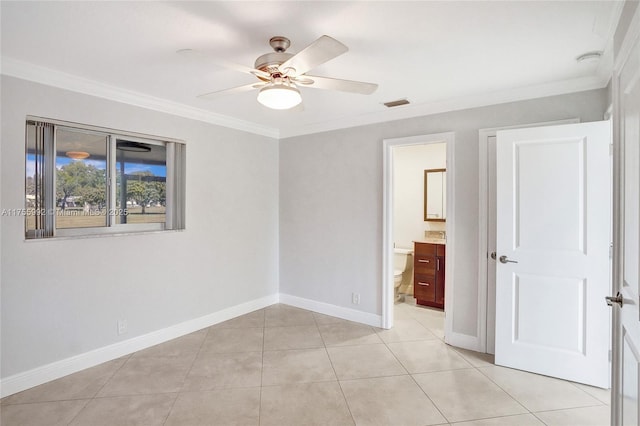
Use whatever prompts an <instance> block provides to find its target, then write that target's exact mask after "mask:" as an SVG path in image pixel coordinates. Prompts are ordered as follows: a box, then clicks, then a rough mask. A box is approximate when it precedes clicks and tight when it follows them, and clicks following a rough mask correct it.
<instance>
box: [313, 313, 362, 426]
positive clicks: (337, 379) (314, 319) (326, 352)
mask: <svg viewBox="0 0 640 426" xmlns="http://www.w3.org/2000/svg"><path fill="white" fill-rule="evenodd" d="M311 315H312V316H313V321H314V322H315V323H316V328H317V329H318V334H320V339H321V340H322V345H323V346H324V353H325V354H326V355H327V359H328V360H329V365H331V369H332V370H333V375H334V376H336V381H337V382H338V387H339V388H340V393H341V394H342V398H343V399H344V403H345V405H346V406H347V410H348V411H349V415H350V416H351V421H352V422H353V424H354V425H356V424H357V423H356V419H355V417H353V412H352V411H351V407H350V406H349V400H348V399H347V396H346V395H345V393H344V389H342V383H340V378H339V377H338V373H337V372H336V368H335V367H334V366H333V361H332V360H331V356H329V350H328V349H327V342H325V340H324V337H323V336H322V332H321V331H320V327H319V325H318V320H317V318H316V316H315V314H314V313H313V312H312V313H311Z"/></svg>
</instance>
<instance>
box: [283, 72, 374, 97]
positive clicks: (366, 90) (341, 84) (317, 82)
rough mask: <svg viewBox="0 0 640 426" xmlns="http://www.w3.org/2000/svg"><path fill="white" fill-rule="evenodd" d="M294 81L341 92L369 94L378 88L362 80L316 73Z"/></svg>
mask: <svg viewBox="0 0 640 426" xmlns="http://www.w3.org/2000/svg"><path fill="white" fill-rule="evenodd" d="M294 82H295V83H296V84H297V85H299V86H301V87H312V88H315V89H328V90H339V91H341V92H350V93H359V94H361V95H370V94H372V93H373V92H375V91H376V89H377V88H378V85H377V84H374V83H365V82H364V81H352V80H340V79H337V78H329V77H318V76H316V75H308V74H305V75H303V76H301V77H300V78H296V79H294Z"/></svg>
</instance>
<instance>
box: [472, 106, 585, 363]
mask: <svg viewBox="0 0 640 426" xmlns="http://www.w3.org/2000/svg"><path fill="white" fill-rule="evenodd" d="M579 122H580V119H579V118H568V119H564V120H554V121H542V122H537V123H526V124H516V125H512V126H502V127H491V128H486V129H480V130H478V196H479V197H478V334H477V336H478V344H477V349H476V350H477V351H479V352H486V353H494V352H495V328H493V327H495V317H496V312H495V305H494V309H489V298H488V297H489V283H488V279H487V272H488V268H487V259H488V257H489V234H488V222H489V219H490V218H489V183H488V179H489V158H488V154H489V138H490V137H492V136H493V137H495V136H496V134H497V132H498V131H499V130H508V129H524V128H530V127H544V126H557V125H560V124H575V123H579ZM494 166H495V163H494ZM494 172H495V171H494ZM493 220H494V222H495V218H493ZM491 319H493V321H492V320H491ZM490 325H493V327H490Z"/></svg>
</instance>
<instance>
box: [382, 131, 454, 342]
mask: <svg viewBox="0 0 640 426" xmlns="http://www.w3.org/2000/svg"><path fill="white" fill-rule="evenodd" d="M433 144H443V145H444V148H445V150H446V154H445V155H444V157H445V163H444V167H435V166H434V167H430V166H429V164H427V163H426V162H425V164H424V165H423V166H418V165H414V166H412V167H413V168H416V167H422V168H421V169H420V170H419V176H420V177H419V178H418V182H417V183H416V182H414V188H415V187H417V188H419V189H418V190H417V191H416V190H415V189H414V190H411V189H408V190H410V191H413V192H417V194H414V195H413V196H414V198H416V199H417V200H413V202H412V203H411V207H409V208H410V209H411V210H413V212H410V213H409V214H413V215H418V218H419V220H418V221H417V223H420V222H422V225H411V224H409V225H407V226H405V227H401V229H396V227H395V226H394V222H396V221H395V219H396V217H397V216H398V215H399V213H398V211H397V210H396V209H395V208H394V207H395V202H394V200H395V199H396V198H397V195H396V194H395V192H396V190H394V187H395V185H394V182H395V180H396V179H397V178H398V177H399V176H400V174H401V173H399V172H398V170H394V169H395V167H394V163H395V161H394V159H395V158H396V157H397V156H399V155H402V154H398V153H399V151H396V150H397V149H403V148H407V149H408V152H404V153H403V154H407V153H409V155H411V154H410V152H411V149H412V148H415V147H420V146H425V145H433ZM453 144H454V133H453V132H447V133H438V134H431V135H419V136H411V137H406V138H397V139H385V140H384V148H383V149H384V152H383V158H384V164H383V168H384V170H383V174H384V183H383V278H382V325H383V327H384V328H392V327H393V313H394V304H395V302H396V300H397V297H398V296H397V294H398V291H397V290H396V282H395V281H396V280H394V271H395V269H396V268H394V258H395V251H394V248H395V247H396V246H397V247H398V248H405V249H407V250H408V251H411V250H412V249H413V241H419V240H424V239H425V235H427V234H425V231H427V230H431V231H433V232H438V233H441V234H440V235H441V236H442V237H445V236H446V251H447V253H446V256H447V257H446V263H445V264H444V276H445V279H444V281H445V282H444V309H445V311H447V310H448V309H449V307H451V306H452V304H451V298H452V297H453V291H452V290H453V268H452V265H453V256H454V254H455V252H454V241H455V240H454V227H453V224H454V217H455V210H454V198H453V194H454V172H453V153H454V146H453ZM405 156H406V155H405ZM430 169H431V170H434V169H445V170H446V173H445V174H443V175H442V185H441V187H442V190H443V192H442V201H443V202H442V206H441V208H442V211H444V212H446V219H445V220H441V221H437V223H438V224H437V225H436V226H425V223H427V222H429V221H424V219H425V217H427V216H429V215H433V214H434V213H433V212H431V211H427V210H428V209H427V208H426V205H425V204H424V201H425V200H424V189H425V187H424V184H425V176H426V175H427V174H428V173H427V172H425V170H430ZM416 170H418V169H416ZM427 185H429V184H428V183H427ZM403 198H404V199H406V198H407V197H406V196H403ZM412 222H414V223H415V221H413V220H412ZM434 223H435V222H434ZM412 235H415V236H412ZM398 238H400V240H398ZM444 239H445V238H443V240H444ZM404 285H405V286H406V283H405V284H404ZM411 285H412V286H415V283H413V282H412V283H411ZM403 290H405V291H407V288H405V289H403ZM409 290H410V291H411V296H412V297H413V290H412V289H409ZM449 317H451V316H449ZM448 322H450V320H449V321H447V320H446V319H445V341H446V335H447V330H449V329H450V324H448Z"/></svg>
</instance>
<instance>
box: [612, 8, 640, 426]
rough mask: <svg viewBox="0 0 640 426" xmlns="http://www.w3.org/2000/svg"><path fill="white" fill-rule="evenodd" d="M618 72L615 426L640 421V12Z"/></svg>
mask: <svg viewBox="0 0 640 426" xmlns="http://www.w3.org/2000/svg"><path fill="white" fill-rule="evenodd" d="M620 51H621V53H620V57H619V58H617V60H616V70H615V72H614V83H613V92H614V94H613V96H614V102H615V105H616V106H617V108H616V109H614V123H615V128H614V129H615V131H614V135H615V137H614V141H615V142H614V143H615V146H616V154H617V155H616V159H615V165H614V182H615V190H616V191H615V192H616V199H615V201H614V229H615V230H616V234H615V237H616V239H615V240H616V247H615V251H614V289H615V291H619V292H620V295H621V296H622V299H623V304H622V306H621V307H620V306H618V305H616V304H614V308H613V309H614V340H613V342H614V345H613V347H614V357H613V385H612V392H611V393H612V410H613V417H612V420H613V421H612V424H616V425H618V424H622V425H634V426H635V425H638V424H639V421H640V414H639V406H638V394H639V392H640V388H639V383H638V377H639V374H640V368H639V366H640V310H639V309H638V303H639V302H640V301H639V298H640V262H639V260H638V258H640V8H639V9H638V11H637V12H636V14H635V17H634V19H633V20H632V24H631V26H630V29H629V31H628V35H627V37H626V39H625V41H624V43H623V44H622V48H621V49H620Z"/></svg>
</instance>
